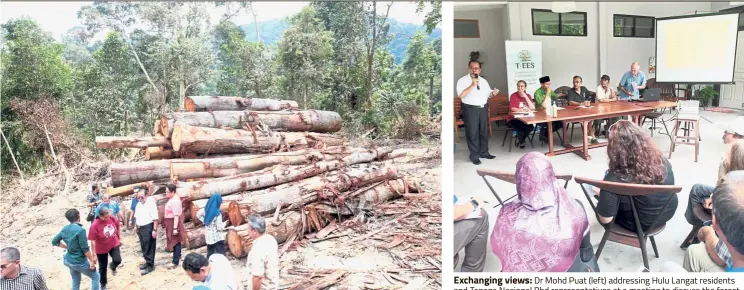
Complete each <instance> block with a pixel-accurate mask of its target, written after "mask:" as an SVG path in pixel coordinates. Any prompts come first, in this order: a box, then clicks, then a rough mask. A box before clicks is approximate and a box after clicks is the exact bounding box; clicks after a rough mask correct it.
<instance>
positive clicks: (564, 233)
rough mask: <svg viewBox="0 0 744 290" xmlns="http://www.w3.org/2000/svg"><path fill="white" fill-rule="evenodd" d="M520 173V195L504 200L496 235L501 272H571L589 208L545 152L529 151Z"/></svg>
mask: <svg viewBox="0 0 744 290" xmlns="http://www.w3.org/2000/svg"><path fill="white" fill-rule="evenodd" d="M516 177H517V178H516V184H517V194H518V195H519V199H518V200H515V201H512V202H509V203H507V204H505V205H504V208H503V209H501V212H499V216H498V218H497V220H496V226H495V227H494V229H493V233H492V235H491V248H492V249H493V252H494V253H495V254H496V256H498V257H499V259H500V260H501V265H502V271H503V272H566V271H568V270H569V269H570V268H572V267H571V266H572V265H573V264H574V261H575V260H577V261H578V258H577V254H579V249H580V246H581V245H582V240H583V239H584V237H585V236H587V235H588V233H589V222H588V220H587V217H586V212H585V211H584V209H583V207H582V205H581V204H580V203H579V202H578V201H576V200H573V199H571V198H569V197H568V195H567V194H566V190H565V189H564V188H563V187H562V186H561V185H560V184H559V182H558V181H557V180H556V178H555V173H554V172H553V166H552V165H551V164H550V161H548V158H547V157H545V155H543V154H541V153H535V152H531V153H527V154H525V155H524V156H523V157H522V158H521V159H520V160H519V162H518V163H517V171H516ZM589 245H591V244H589ZM582 256H583V255H582Z"/></svg>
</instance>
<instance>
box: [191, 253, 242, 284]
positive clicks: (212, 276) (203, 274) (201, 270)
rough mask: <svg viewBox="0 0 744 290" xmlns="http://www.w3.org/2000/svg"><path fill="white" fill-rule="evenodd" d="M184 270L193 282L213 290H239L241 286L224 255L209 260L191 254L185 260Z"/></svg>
mask: <svg viewBox="0 0 744 290" xmlns="http://www.w3.org/2000/svg"><path fill="white" fill-rule="evenodd" d="M183 270H184V271H186V275H188V276H189V278H191V280H194V281H198V282H203V283H204V286H206V287H209V289H211V290H238V286H239V284H240V283H238V280H237V277H236V276H235V271H233V268H232V266H231V265H230V261H228V260H227V258H226V257H225V256H224V255H222V254H216V253H215V254H212V256H210V257H209V259H208V260H207V257H204V255H202V254H197V253H189V254H188V255H186V257H185V258H184V259H183ZM194 289H197V288H196V287H195V288H194Z"/></svg>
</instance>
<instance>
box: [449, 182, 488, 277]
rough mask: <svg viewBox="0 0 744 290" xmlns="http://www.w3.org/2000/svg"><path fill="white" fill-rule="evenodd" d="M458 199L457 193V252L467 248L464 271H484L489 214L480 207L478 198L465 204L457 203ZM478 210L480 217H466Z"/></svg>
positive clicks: (455, 225)
mask: <svg viewBox="0 0 744 290" xmlns="http://www.w3.org/2000/svg"><path fill="white" fill-rule="evenodd" d="M457 201H458V198H457V196H456V195H455V206H454V213H455V219H454V220H455V221H454V222H455V224H454V232H453V233H454V239H455V243H454V247H455V254H457V253H458V252H460V250H462V249H463V248H464V249H465V260H464V261H463V262H462V268H461V271H462V272H482V271H483V267H485V265H486V249H487V248H488V214H487V213H486V211H485V210H483V209H481V208H480V203H479V202H478V201H476V200H471V201H470V202H467V203H463V204H457ZM476 211H480V217H477V218H470V219H466V217H468V215H471V214H473V213H474V212H476ZM455 263H457V261H455Z"/></svg>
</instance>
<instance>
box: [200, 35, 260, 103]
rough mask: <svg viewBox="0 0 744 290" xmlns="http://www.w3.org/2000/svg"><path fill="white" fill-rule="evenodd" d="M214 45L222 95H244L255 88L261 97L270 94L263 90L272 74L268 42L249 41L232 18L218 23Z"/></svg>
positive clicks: (255, 91) (219, 88) (218, 84)
mask: <svg viewBox="0 0 744 290" xmlns="http://www.w3.org/2000/svg"><path fill="white" fill-rule="evenodd" d="M214 44H215V46H216V47H217V49H218V53H217V59H218V61H219V64H218V66H219V69H220V76H219V80H218V83H217V88H218V90H219V93H220V94H223V95H241V96H242V95H246V94H247V93H248V92H249V91H252V92H253V93H254V94H253V96H255V97H258V98H263V97H271V95H270V94H269V95H266V94H265V92H264V88H267V87H269V86H271V84H272V77H273V72H272V71H271V58H270V57H269V55H268V46H267V45H265V44H263V43H260V42H254V43H251V42H249V41H248V40H246V38H245V32H244V31H243V30H242V29H240V27H238V26H237V25H235V24H234V23H232V22H231V21H222V22H220V24H219V25H217V27H216V28H215V32H214Z"/></svg>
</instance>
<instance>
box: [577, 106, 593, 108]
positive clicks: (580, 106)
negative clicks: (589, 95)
mask: <svg viewBox="0 0 744 290" xmlns="http://www.w3.org/2000/svg"><path fill="white" fill-rule="evenodd" d="M579 107H580V108H582V109H590V108H593V107H592V106H588V107H586V106H579Z"/></svg>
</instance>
